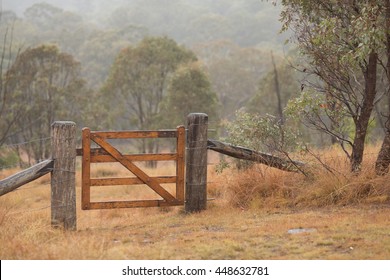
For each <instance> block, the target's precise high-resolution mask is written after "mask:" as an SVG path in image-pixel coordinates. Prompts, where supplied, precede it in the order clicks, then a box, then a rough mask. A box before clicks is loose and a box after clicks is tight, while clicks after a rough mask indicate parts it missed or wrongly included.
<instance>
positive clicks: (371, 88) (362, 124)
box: [351, 52, 378, 172]
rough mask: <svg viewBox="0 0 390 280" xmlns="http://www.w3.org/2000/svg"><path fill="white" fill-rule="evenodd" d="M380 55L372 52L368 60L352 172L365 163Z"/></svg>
mask: <svg viewBox="0 0 390 280" xmlns="http://www.w3.org/2000/svg"><path fill="white" fill-rule="evenodd" d="M377 60H378V54H377V53H375V52H371V53H370V55H369V59H368V65H367V68H366V71H365V73H364V80H365V89H364V100H363V104H362V108H361V114H360V116H359V117H358V118H356V119H355V128H356V132H355V138H354V141H353V147H352V155H351V170H352V172H359V171H360V170H361V163H362V161H363V153H364V142H365V140H366V135H367V128H368V123H369V121H370V117H371V113H372V111H373V109H374V99H375V95H376V74H377Z"/></svg>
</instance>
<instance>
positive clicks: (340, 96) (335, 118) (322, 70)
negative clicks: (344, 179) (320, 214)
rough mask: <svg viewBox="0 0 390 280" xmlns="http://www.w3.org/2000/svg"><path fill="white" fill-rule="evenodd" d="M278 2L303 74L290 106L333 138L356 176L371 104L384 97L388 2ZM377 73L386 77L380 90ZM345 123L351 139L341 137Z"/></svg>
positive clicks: (305, 0) (347, 135) (343, 134)
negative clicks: (297, 95)
mask: <svg viewBox="0 0 390 280" xmlns="http://www.w3.org/2000/svg"><path fill="white" fill-rule="evenodd" d="M281 2H282V4H283V11H282V13H281V18H282V21H283V23H284V30H287V29H290V30H292V31H293V34H294V35H293V36H292V40H293V41H295V42H296V43H297V44H298V47H299V49H300V52H301V54H302V63H301V64H300V65H298V66H297V67H298V68H300V70H301V71H302V72H304V73H305V74H306V79H305V80H304V81H303V82H302V86H301V88H302V92H301V96H300V97H299V98H298V99H296V102H295V103H294V104H290V105H291V106H292V107H295V109H296V110H297V112H299V114H300V115H301V116H302V117H303V118H304V119H305V120H306V123H307V124H310V125H312V126H314V127H315V128H316V129H319V130H321V131H323V132H325V133H327V134H329V135H331V136H332V137H334V138H335V139H337V141H338V142H339V143H340V144H341V146H342V147H343V149H344V151H345V153H346V155H347V156H348V157H349V159H350V164H351V170H352V171H354V172H355V171H359V170H360V168H361V163H362V160H363V154H364V147H365V140H366V136H367V131H368V127H369V124H370V120H371V116H372V112H373V108H374V105H375V102H377V101H378V99H379V98H380V96H381V94H383V95H388V94H389V87H388V85H389V79H388V77H389V74H390V73H389V69H390V68H389V65H390V64H389V63H390V62H389V55H388V54H389V51H387V50H388V49H389V47H388V46H389V42H390V41H389V39H388V37H389V18H390V17H389V1H384V0H383V1H352V0H348V1H335V0H330V1H329V0H326V1H325V0H283V1H281ZM383 7H385V9H384V8H383ZM380 73H385V74H386V75H387V78H386V80H385V81H384V82H385V84H386V85H385V86H384V87H380V86H379V83H381V80H380V79H379V78H378V77H379V76H380V75H379V74H380ZM380 88H384V91H383V93H379V92H378V91H379V90H380ZM351 123H352V127H353V129H352V134H351V133H345V128H346V127H347V126H348V125H350V124H351ZM389 148H390V146H389Z"/></svg>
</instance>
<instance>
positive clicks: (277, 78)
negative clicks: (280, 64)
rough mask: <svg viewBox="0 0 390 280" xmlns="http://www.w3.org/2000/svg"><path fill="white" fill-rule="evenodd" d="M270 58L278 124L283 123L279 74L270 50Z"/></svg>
mask: <svg viewBox="0 0 390 280" xmlns="http://www.w3.org/2000/svg"><path fill="white" fill-rule="evenodd" d="M271 59H272V65H273V67H274V79H275V93H276V98H277V100H278V115H279V121H280V124H284V116H283V106H282V97H281V94H280V83H279V76H278V70H277V69H276V64H275V60H274V54H273V53H272V52H271Z"/></svg>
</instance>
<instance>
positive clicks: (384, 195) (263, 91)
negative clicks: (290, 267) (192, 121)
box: [0, 0, 390, 275]
mask: <svg viewBox="0 0 390 280" xmlns="http://www.w3.org/2000/svg"><path fill="white" fill-rule="evenodd" d="M190 113H206V114H207V115H208V129H204V131H206V132H207V133H208V134H206V136H199V135H198V136H199V138H196V140H193V139H195V138H191V137H190V135H191V133H190V131H191V130H190V127H191V126H190V125H187V120H188V119H189V118H188V115H189V114H190ZM199 115H201V114H198V116H199ZM201 116H204V114H202V115H201ZM57 121H72V123H71V124H72V126H73V128H74V123H75V124H76V140H75V141H74V139H75V138H72V140H69V139H70V138H71V137H65V138H64V139H65V140H63V142H61V143H60V142H58V141H57V140H56V139H58V138H59V137H58V138H56V137H54V136H53V135H55V133H54V132H53V131H54V128H53V127H54V126H52V124H53V123H55V122H57ZM73 122H74V123H73ZM57 123H58V122H57ZM68 124H69V122H68ZM196 124H197V125H198V127H201V125H200V124H199V123H196ZM179 125H187V133H185V128H184V127H181V128H180V129H181V130H180V131H179V130H177V131H175V130H174V129H176V128H177V127H178V126H179ZM195 126H196V125H193V127H195ZM85 127H88V128H90V130H89V129H84V130H83V128H85ZM203 128H204V127H203ZM164 129H171V130H170V131H169V132H166V131H164V132H163V131H161V130H164ZM145 130H150V131H154V130H160V131H158V132H153V133H154V135H163V136H162V137H165V138H168V137H167V136H168V135H175V137H176V136H177V139H174V140H175V143H172V142H173V141H172V142H169V141H170V140H172V139H158V140H159V142H158V143H155V142H153V141H154V140H155V139H153V140H150V139H148V140H144V139H128V138H129V137H130V136H129V135H137V136H136V137H138V136H139V138H142V137H143V136H145V135H151V134H147V133H146V132H145ZM199 130H200V129H199ZM73 131H74V130H73ZM91 131H92V132H91ZM94 131H95V132H94ZM96 131H105V132H103V133H102V134H104V133H105V134H104V135H105V136H99V135H98V132H96ZM107 131H109V132H107ZM118 131H126V132H125V133H124V134H125V135H126V137H123V138H121V139H112V138H114V137H111V136H112V135H114V134H115V135H118V134H119V133H117V132H118ZM129 131H132V132H129ZM134 131H135V132H134ZM140 131H142V132H140ZM122 133H123V132H122ZM142 133H144V134H142ZM170 133H171V134H170ZM193 134H196V133H193ZM199 134H200V133H199ZM91 135H92V136H91ZM107 135H111V136H107ZM179 135H180V141H179ZM88 137H89V138H88ZM91 137H92V138H91ZM99 137H100V138H99ZM110 137H111V138H110ZM158 137H160V136H158ZM186 137H187V138H186ZM202 137H203V138H202ZM103 138H104V140H105V139H106V138H107V139H109V141H110V142H108V141H107V142H104V141H103ZM82 139H83V141H82ZM86 139H87V140H88V141H89V140H90V139H92V140H90V141H91V143H92V142H94V143H92V145H90V142H87V141H84V140H86ZM185 139H187V142H186V143H185ZM181 140H182V141H181ZM56 141H57V142H58V143H60V144H58V143H57V142H56ZM115 141H116V142H115ZM126 141H128V142H126ZM131 141H133V142H131ZM71 142H72V145H73V144H74V145H73V146H70V143H71ZM75 142H76V143H75ZM168 142H169V143H168ZM53 143H57V145H56V146H55V145H53ZM85 143H87V144H85ZM113 143H114V144H115V145H117V146H118V147H117V148H118V149H119V150H120V151H118V150H116V148H114V147H113V146H112V147H111V146H110V145H111V144H112V145H114V144H113ZM128 143H131V144H128ZM193 143H196V144H199V143H201V145H203V146H202V151H203V152H199V151H200V149H199V148H198V146H196V147H195V146H194V147H192V146H191V145H192V144H193ZM68 144H69V145H68ZM95 144H96V145H95ZM174 144H177V146H176V147H175V145H174ZM54 146H55V148H53V147H54ZM76 146H77V149H75V147H76ZM98 146H100V147H101V149H100V148H98ZM57 147H59V149H62V148H63V149H67V153H68V154H69V155H71V156H72V157H73V159H74V162H71V161H70V160H68V158H70V156H69V157H67V158H66V160H63V162H66V163H69V166H71V167H67V168H62V167H60V168H59V167H55V164H57V163H58V162H60V160H58V158H57V157H56V156H55V155H57V154H59V155H62V154H61V152H58V151H57V150H56V148H57ZM69 147H70V148H69ZM80 147H81V148H80ZM179 148H180V149H179ZM175 149H176V153H175V151H174V150H175ZM224 149H225V150H224ZM122 150H123V153H126V155H123V154H122ZM179 150H180V151H179ZM61 151H62V150H61ZM56 152H57V154H56ZM76 152H77V153H78V157H77V160H76ZM168 152H169V153H170V154H164V153H168ZM63 154H65V152H64V153H63ZM129 154H130V155H129ZM145 154H146V155H145ZM81 155H83V156H82V157H80V156H81ZM189 155H196V156H197V157H198V158H200V159H199V160H198V162H195V163H193V162H191V161H190V159H189V158H190V156H189ZM243 155H245V156H248V155H249V156H251V157H250V158H249V159H248V157H244V156H243ZM141 156H145V157H141ZM196 156H193V158H195V157H196ZM203 156H204V157H203ZM59 157H60V156H59ZM233 157H235V158H233ZM64 158H65V157H64ZM91 158H93V160H92V159H91ZM145 158H147V159H145ZM133 159H134V161H137V163H136V164H133V163H132V161H133ZM142 159H143V160H142ZM179 160H180V161H179ZM115 161H117V162H115ZM164 161H165V162H164ZM173 161H174V162H173ZM199 162H201V164H199ZM89 163H92V164H89ZM149 163H150V164H149ZM185 164H187V165H185ZM44 165H45V167H42V166H44ZM389 165H390V0H378V1H336V0H218V1H217V0H110V1H103V0H67V1H64V0H18V1H14V0H0V230H1V234H0V244H1V248H0V258H1V259H211V258H212V259H323V258H325V259H387V260H388V259H389V257H390V249H389V248H390V238H389V227H390V215H389V214H390V207H389V202H390V180H389V176H390V174H389ZM85 166H88V167H87V168H84V167H85ZM91 166H92V168H90V167H91ZM200 166H201V167H200ZM41 167H42V168H41ZM34 168H36V170H38V171H36V170H35V169H34ZM72 168H73V169H72ZM141 168H142V169H143V170H145V171H142V170H141ZM201 168H203V169H202V170H203V171H204V172H203V173H202V174H201V173H200V172H197V171H198V170H200V169H201ZM32 169H34V170H35V171H34V172H35V173H36V174H38V175H39V176H38V175H37V176H38V178H37V176H35V175H36V174H33V175H31V174H30V173H29V172H30V171H31V170H32ZM42 170H43V171H45V173H44V172H43V171H42ZM85 170H87V171H85ZM140 170H141V171H140ZM194 170H195V171H194ZM190 171H191V172H190ZM160 172H161V173H164V175H161V174H160ZM22 173H23V174H28V176H30V175H31V176H30V177H29V178H28V180H25V181H24V182H23V184H22V183H20V184H13V185H12V187H11V188H10V187H9V186H10V185H11V183H13V181H12V180H13V179H14V178H17V177H18V176H19V175H20V174H22ZM165 173H167V174H165ZM179 173H180V176H179ZM184 173H185V175H188V174H192V175H193V174H195V175H194V176H192V175H191V176H188V177H185V176H184ZM18 174H19V175H18ZM56 174H60V176H62V177H61V179H56V177H55V176H56ZM157 174H158V175H161V176H162V177H154V176H157ZM173 174H176V175H173ZM200 174H201V175H200ZM46 175H47V176H46ZM129 175H130V176H133V175H134V176H135V177H134V176H133V177H129ZM65 176H69V178H70V179H68V177H65ZM164 176H165V177H164ZM19 177H21V176H19ZM64 178H65V179H64ZM156 178H157V179H156ZM188 178H191V179H194V178H195V179H194V182H192V181H191V182H190V183H188V182H189V181H190V180H188ZM196 179H198V181H195V180H196ZM158 180H160V181H158ZM7 182H8V183H7ZM10 182H11V183H10ZM26 182H27V183H26ZM69 182H72V184H73V183H74V184H73V186H71V185H72V184H71V183H69ZM91 182H92V183H91ZM159 182H162V183H161V184H164V185H163V186H161V185H160V183H159ZM179 183H180V184H179ZM187 183H188V184H187ZM27 184H28V185H27ZM59 184H62V185H63V187H60V188H58V189H60V190H61V191H53V190H54V189H55V187H56V185H59ZM22 185H26V187H22V188H19V187H20V186H22ZM49 185H50V186H51V187H49ZM69 186H71V188H72V192H69V193H71V194H69V195H68V194H66V195H64V197H66V198H65V199H62V200H61V199H58V198H56V197H54V195H57V194H60V193H63V194H65V191H63V190H65V188H66V187H69ZM90 186H93V187H97V188H94V191H93V192H90V189H89V187H90ZM103 186H107V188H106V187H103ZM193 186H194V187H193ZM199 186H202V191H203V193H202V194H201V195H198V196H195V195H193V196H192V197H191V195H187V194H189V193H190V191H192V190H194V189H197V190H198V189H200V187H199ZM184 187H185V189H184ZM187 187H188V188H187ZM192 187H193V188H192ZM191 188H192V189H191ZM68 189H70V187H69V188H68ZM11 192H12V194H7V195H4V194H6V193H11ZM91 193H92V194H91ZM199 193H200V192H199ZM76 194H77V195H76ZM174 195H176V197H177V199H176V197H174ZM184 196H186V197H185V198H184ZM187 196H188V197H190V198H191V199H192V198H193V197H195V199H194V200H193V201H195V202H196V203H194V204H197V205H200V203H198V201H200V200H198V201H196V199H197V198H198V197H201V199H202V201H203V202H204V204H203V205H202V209H199V211H198V209H197V210H195V211H193V212H196V213H192V214H193V215H192V214H191V215H187V214H188V212H187V210H186V209H184V210H183V209H181V208H180V207H168V206H183V205H184V206H185V208H186V206H187V204H188V202H189V201H190V198H188V197H187ZM76 197H77V198H80V197H81V199H80V200H81V201H82V202H81V203H82V207H81V209H80V207H79V206H80V205H79V202H77V203H76ZM85 197H87V199H86V201H87V202H88V203H89V202H91V201H92V202H94V203H103V202H107V204H105V205H111V206H112V205H120V208H122V209H110V210H107V209H102V208H88V207H89V206H90V205H91V204H88V203H87V204H84V200H83V199H84V198H85ZM129 197H130V198H131V199H133V198H134V199H135V200H132V201H128V200H129V199H130V198H129ZM161 197H162V198H164V199H165V200H161ZM68 198H71V199H74V200H73V201H72V202H68V203H65V202H64V201H65V200H66V199H68ZM142 199H147V200H148V201H147V203H149V202H150V201H151V203H152V204H148V205H149V206H150V207H151V208H141V209H123V208H126V207H127V205H129V204H126V205H125V204H121V203H122V202H130V203H133V204H131V205H132V207H139V206H140V205H142V206H145V205H146V202H145V200H142ZM108 200H109V201H108ZM59 201H60V202H61V203H63V205H59V204H58V205H59V206H56V204H55V203H58V202H59ZM78 201H79V199H78ZM50 202H51V203H52V204H51V205H49V203H50ZM140 202H142V203H144V202H145V204H142V203H141V204H140ZM170 202H172V203H173V202H174V203H176V204H174V203H173V204H169V203H170ZM206 202H207V205H208V206H207V207H206ZM110 203H111V204H110ZM115 203H117V204H115ZM137 203H138V204H137ZM164 203H165V204H164ZM76 204H77V212H76ZM53 205H54V206H53ZM64 205H65V206H66V207H68V206H69V207H72V211H73V210H74V211H73V212H72V213H73V214H74V215H73V214H72V215H73V218H72V219H70V218H69V217H67V218H64V221H65V222H66V223H68V224H69V222H68V220H72V221H73V222H74V227H73V226H72V231H74V232H72V233H67V232H66V231H57V230H53V228H52V227H50V225H49V222H48V220H50V219H51V221H52V225H53V221H54V222H56V218H53V217H54V216H55V215H54V214H53V213H54V212H55V211H57V210H59V211H63V212H70V211H67V209H68V208H66V207H65V206H64ZM95 206H96V204H95ZM111 206H110V207H111ZM154 206H158V208H157V207H154ZM203 206H204V207H203ZM111 208H114V207H111ZM64 209H65V210H64ZM97 209H99V210H97ZM81 210H93V211H81ZM200 210H202V211H200ZM203 210H206V211H203ZM76 213H77V215H76ZM76 216H77V229H76ZM64 217H65V216H64ZM58 227H61V226H58V225H57V224H56V225H55V228H58ZM295 234H296V235H295ZM357 271H359V270H357ZM383 275H385V274H383Z"/></svg>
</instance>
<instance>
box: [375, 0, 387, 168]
mask: <svg viewBox="0 0 390 280" xmlns="http://www.w3.org/2000/svg"><path fill="white" fill-rule="evenodd" d="M386 30H387V35H386V52H387V64H386V74H387V83H388V85H387V92H386V93H387V98H388V100H387V102H388V110H389V112H388V115H387V121H386V125H385V138H384V139H383V143H382V146H381V149H380V151H379V153H378V158H377V160H376V162H375V172H376V174H378V175H384V174H386V173H388V172H389V165H390V72H389V71H390V33H389V32H390V0H387V1H386Z"/></svg>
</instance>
